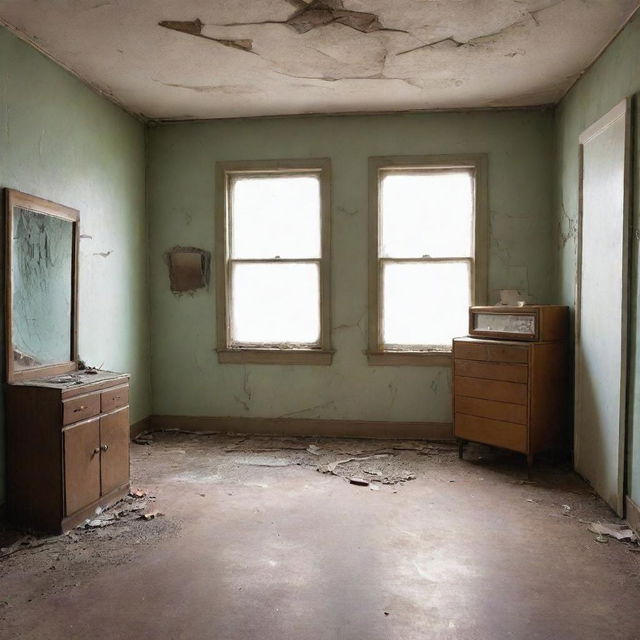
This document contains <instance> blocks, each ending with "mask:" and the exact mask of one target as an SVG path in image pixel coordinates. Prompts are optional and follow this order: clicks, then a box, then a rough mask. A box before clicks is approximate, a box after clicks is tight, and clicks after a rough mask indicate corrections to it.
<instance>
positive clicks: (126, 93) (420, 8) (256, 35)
mask: <svg viewBox="0 0 640 640" xmlns="http://www.w3.org/2000/svg"><path fill="white" fill-rule="evenodd" d="M639 5H640V0H181V1H179V2H178V1H176V0H145V1H139V0H138V1H136V0H0V18H1V19H2V21H4V22H5V23H6V24H7V25H8V26H10V27H11V28H13V29H15V30H17V31H18V32H19V33H20V34H22V35H23V36H24V37H26V39H27V40H29V41H30V42H32V43H34V44H35V45H36V46H37V47H38V48H40V49H41V50H43V51H44V52H46V53H47V54H49V55H50V56H51V57H53V58H54V59H55V60H57V61H58V62H60V63H61V64H63V65H64V66H66V67H67V68H69V69H70V70H72V71H73V72H74V73H76V74H77V75H78V76H80V77H81V78H82V79H84V80H85V81H86V82H88V83H89V84H91V85H92V86H94V87H96V88H97V89H99V90H100V91H102V92H104V93H106V94H107V95H110V96H112V97H113V99H114V100H115V101H117V102H119V103H120V104H122V105H123V106H124V107H125V108H126V109H128V110H129V111H131V112H134V113H138V114H142V115H143V116H144V117H146V118H154V119H191V118H196V119H197V118H224V117H238V116H261V115H279V114H300V113H336V112H362V111H404V110H413V109H461V108H487V107H519V106H533V105H542V104H548V103H553V102H556V101H557V100H558V99H560V98H561V97H562V95H563V94H564V92H565V91H566V89H567V88H568V87H569V86H570V85H571V84H572V83H573V82H574V80H575V79H576V77H578V75H579V74H580V73H581V72H582V71H584V69H585V68H586V67H587V66H588V65H589V64H590V63H591V62H592V61H593V59H594V58H595V57H596V55H597V54H598V53H599V52H600V51H601V49H602V48H603V47H604V46H605V45H606V44H607V43H608V42H609V41H610V39H611V38H612V36H613V35H614V34H615V33H616V32H617V30H618V29H619V28H620V27H621V26H622V25H623V24H624V23H625V21H626V20H627V19H628V17H629V16H630V15H631V13H632V12H633V10H635V9H636V8H637V7H638V6H639ZM161 22H166V23H167V24H166V25H165V26H162V25H161V24H160V23H161Z"/></svg>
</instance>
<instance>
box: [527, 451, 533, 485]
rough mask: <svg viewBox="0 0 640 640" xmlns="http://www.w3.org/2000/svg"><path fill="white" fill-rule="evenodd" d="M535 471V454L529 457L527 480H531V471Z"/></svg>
mask: <svg viewBox="0 0 640 640" xmlns="http://www.w3.org/2000/svg"><path fill="white" fill-rule="evenodd" d="M532 469H533V453H530V454H528V455H527V479H528V480H530V479H531V470H532Z"/></svg>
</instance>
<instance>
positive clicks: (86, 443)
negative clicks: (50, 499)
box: [63, 418, 100, 516]
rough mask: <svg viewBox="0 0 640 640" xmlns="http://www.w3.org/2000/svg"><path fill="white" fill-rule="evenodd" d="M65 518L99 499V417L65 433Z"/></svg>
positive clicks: (67, 429) (69, 428) (70, 428)
mask: <svg viewBox="0 0 640 640" xmlns="http://www.w3.org/2000/svg"><path fill="white" fill-rule="evenodd" d="M63 433H64V495H65V515H67V516H69V515H71V514H73V513H75V512H76V511H78V509H82V507H86V506H87V505H88V504H91V503H92V502H93V501H94V500H97V499H98V498H99V497H100V424H99V420H98V418H95V419H93V420H88V421H87V422H81V423H79V424H77V425H75V426H73V427H68V428H66V429H65V430H64V431H63Z"/></svg>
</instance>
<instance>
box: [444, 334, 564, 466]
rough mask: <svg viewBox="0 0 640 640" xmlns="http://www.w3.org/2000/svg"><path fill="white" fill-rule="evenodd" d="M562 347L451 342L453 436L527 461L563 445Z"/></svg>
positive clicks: (471, 340) (482, 340) (558, 343)
mask: <svg viewBox="0 0 640 640" xmlns="http://www.w3.org/2000/svg"><path fill="white" fill-rule="evenodd" d="M567 393H568V386H567V344H566V340H559V341H556V342H517V341H506V340H491V339H487V338H472V337H468V338H456V339H454V341H453V415H454V434H455V436H456V438H457V439H458V443H459V446H460V455H461V456H462V447H463V445H464V443H465V442H466V441H473V442H482V443H484V444H489V445H494V446H497V447H502V448H504V449H510V450H512V451H519V452H521V453H523V454H525V455H526V456H527V462H528V464H529V467H531V465H532V463H533V456H534V455H535V454H536V453H538V452H540V451H545V450H548V449H558V448H562V447H563V446H565V445H566V437H567V433H568V424H567V420H568V413H567V410H568V402H569V399H568V397H567Z"/></svg>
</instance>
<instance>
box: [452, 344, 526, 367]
mask: <svg viewBox="0 0 640 640" xmlns="http://www.w3.org/2000/svg"><path fill="white" fill-rule="evenodd" d="M453 357H454V358H460V359H463V360H485V361H489V362H517V363H523V364H526V363H527V362H529V347H528V346H526V345H522V346H520V345H514V344H495V343H493V344H489V343H486V342H465V341H454V343H453Z"/></svg>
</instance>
